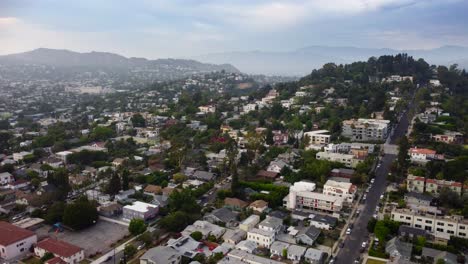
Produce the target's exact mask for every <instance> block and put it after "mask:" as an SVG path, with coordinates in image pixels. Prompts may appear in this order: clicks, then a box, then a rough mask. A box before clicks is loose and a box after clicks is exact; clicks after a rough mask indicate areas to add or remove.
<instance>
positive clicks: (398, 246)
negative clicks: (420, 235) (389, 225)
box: [385, 237, 413, 260]
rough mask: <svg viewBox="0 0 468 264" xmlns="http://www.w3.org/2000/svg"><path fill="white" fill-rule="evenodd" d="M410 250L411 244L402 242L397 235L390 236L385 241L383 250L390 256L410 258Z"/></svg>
mask: <svg viewBox="0 0 468 264" xmlns="http://www.w3.org/2000/svg"><path fill="white" fill-rule="evenodd" d="M412 250H413V244H411V243H408V242H403V241H401V240H400V239H399V238H398V237H394V238H392V239H391V240H389V241H388V242H387V245H385V252H386V253H387V254H388V255H390V257H391V258H399V259H404V260H410V258H411V251H412Z"/></svg>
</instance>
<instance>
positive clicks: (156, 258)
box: [140, 246, 182, 264]
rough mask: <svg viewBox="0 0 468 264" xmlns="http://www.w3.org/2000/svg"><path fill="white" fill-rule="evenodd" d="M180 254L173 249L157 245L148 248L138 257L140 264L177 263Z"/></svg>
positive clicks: (179, 260)
mask: <svg viewBox="0 0 468 264" xmlns="http://www.w3.org/2000/svg"><path fill="white" fill-rule="evenodd" d="M181 259H182V255H181V254H180V253H179V252H178V251H177V250H175V249H173V248H171V247H167V246H158V247H154V248H151V249H149V250H148V251H146V252H145V254H143V256H141V257H140V264H179V263H180V262H181Z"/></svg>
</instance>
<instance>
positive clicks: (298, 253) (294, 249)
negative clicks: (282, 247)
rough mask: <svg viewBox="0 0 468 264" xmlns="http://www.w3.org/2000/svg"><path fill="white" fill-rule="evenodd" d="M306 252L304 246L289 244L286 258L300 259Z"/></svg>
mask: <svg viewBox="0 0 468 264" xmlns="http://www.w3.org/2000/svg"><path fill="white" fill-rule="evenodd" d="M305 252H306V248H305V247H301V246H298V245H291V246H290V247H289V248H288V259H289V260H292V261H300V260H301V259H302V257H303V256H304V254H305Z"/></svg>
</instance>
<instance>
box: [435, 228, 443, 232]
mask: <svg viewBox="0 0 468 264" xmlns="http://www.w3.org/2000/svg"><path fill="white" fill-rule="evenodd" d="M436 230H437V231H439V232H444V229H443V228H437V229H436Z"/></svg>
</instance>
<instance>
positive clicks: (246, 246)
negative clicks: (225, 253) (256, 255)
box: [236, 240, 257, 253]
mask: <svg viewBox="0 0 468 264" xmlns="http://www.w3.org/2000/svg"><path fill="white" fill-rule="evenodd" d="M236 249H238V250H242V251H245V252H247V253H253V251H254V250H255V249H257V243H256V242H254V241H253V240H242V241H240V242H239V243H237V245H236Z"/></svg>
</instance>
